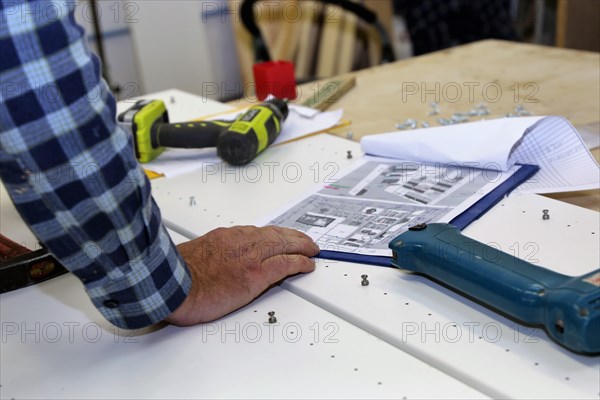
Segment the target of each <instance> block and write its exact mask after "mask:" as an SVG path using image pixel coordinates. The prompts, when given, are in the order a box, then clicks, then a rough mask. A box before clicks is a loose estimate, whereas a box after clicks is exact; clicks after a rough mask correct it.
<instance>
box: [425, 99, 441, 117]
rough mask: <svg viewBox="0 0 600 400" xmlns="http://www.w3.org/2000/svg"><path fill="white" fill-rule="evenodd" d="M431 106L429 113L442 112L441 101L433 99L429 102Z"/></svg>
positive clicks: (436, 113)
mask: <svg viewBox="0 0 600 400" xmlns="http://www.w3.org/2000/svg"><path fill="white" fill-rule="evenodd" d="M429 107H431V111H429V113H428V114H427V115H438V114H439V113H440V105H439V103H437V102H435V101H432V102H431V103H429Z"/></svg>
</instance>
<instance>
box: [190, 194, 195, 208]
mask: <svg viewBox="0 0 600 400" xmlns="http://www.w3.org/2000/svg"><path fill="white" fill-rule="evenodd" d="M195 205H196V198H195V197H194V196H190V207H192V206H195Z"/></svg>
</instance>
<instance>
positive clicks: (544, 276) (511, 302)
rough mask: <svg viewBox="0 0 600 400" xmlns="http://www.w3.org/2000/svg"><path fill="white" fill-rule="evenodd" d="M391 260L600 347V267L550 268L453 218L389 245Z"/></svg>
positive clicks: (565, 337)
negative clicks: (473, 233) (570, 272)
mask: <svg viewBox="0 0 600 400" xmlns="http://www.w3.org/2000/svg"><path fill="white" fill-rule="evenodd" d="M389 247H390V248H391V249H392V251H393V260H392V264H393V265H394V266H396V267H398V268H402V269H407V270H410V271H414V272H417V273H420V274H424V275H426V276H428V277H430V278H432V279H434V280H436V281H439V282H441V283H443V284H445V285H447V286H449V287H451V288H453V289H456V290H458V291H459V292H462V293H463V294H465V295H467V296H469V297H471V298H473V299H475V300H477V301H479V302H481V303H483V304H485V305H487V306H489V307H491V308H493V309H495V310H497V311H500V312H502V313H504V314H506V315H508V316H509V317H512V318H514V319H516V320H518V321H521V322H523V323H526V324H530V325H540V326H543V327H544V328H545V329H546V332H547V333H548V335H549V336H550V337H551V338H552V339H554V340H555V341H557V342H558V343H560V344H561V345H563V346H564V347H566V348H567V349H569V350H572V351H575V352H578V353H586V354H588V353H590V354H596V353H600V283H599V280H600V269H599V270H596V271H592V272H590V273H587V274H585V275H583V276H580V277H571V276H566V275H562V274H559V273H557V272H554V271H551V270H549V269H547V268H543V267H540V266H537V265H534V264H531V263H528V262H526V261H523V260H521V259H519V258H516V257H514V256H512V255H510V254H507V253H504V252H502V251H500V250H498V249H496V248H493V247H491V246H488V245H485V244H483V243H481V242H478V241H476V240H473V239H471V238H468V237H466V236H464V235H462V234H461V233H460V231H459V230H458V229H457V228H456V227H454V226H452V225H450V224H440V223H438V224H428V225H425V224H422V225H417V226H415V227H413V228H411V229H410V230H409V231H407V232H405V233H403V234H401V235H399V236H398V237H396V238H395V239H394V240H393V241H392V242H391V243H390V245H389Z"/></svg>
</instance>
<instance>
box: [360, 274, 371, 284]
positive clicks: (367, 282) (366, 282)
mask: <svg viewBox="0 0 600 400" xmlns="http://www.w3.org/2000/svg"><path fill="white" fill-rule="evenodd" d="M360 277H361V278H362V282H361V283H360V284H361V285H362V286H369V280H368V279H367V278H368V277H369V275H361V276H360Z"/></svg>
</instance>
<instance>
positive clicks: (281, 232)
mask: <svg viewBox="0 0 600 400" xmlns="http://www.w3.org/2000/svg"><path fill="white" fill-rule="evenodd" d="M260 229H263V230H264V231H266V232H269V233H271V234H272V235H274V236H275V237H277V238H278V240H279V241H280V246H275V247H274V248H273V252H272V253H270V254H265V259H267V258H269V257H272V256H274V255H277V254H302V255H305V256H307V257H312V256H315V255H317V254H318V253H319V247H318V246H317V244H316V243H315V242H314V241H313V240H312V239H311V238H310V236H308V235H306V234H305V233H303V232H300V231H298V230H295V229H289V228H282V227H279V226H267V227H264V228H260Z"/></svg>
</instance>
